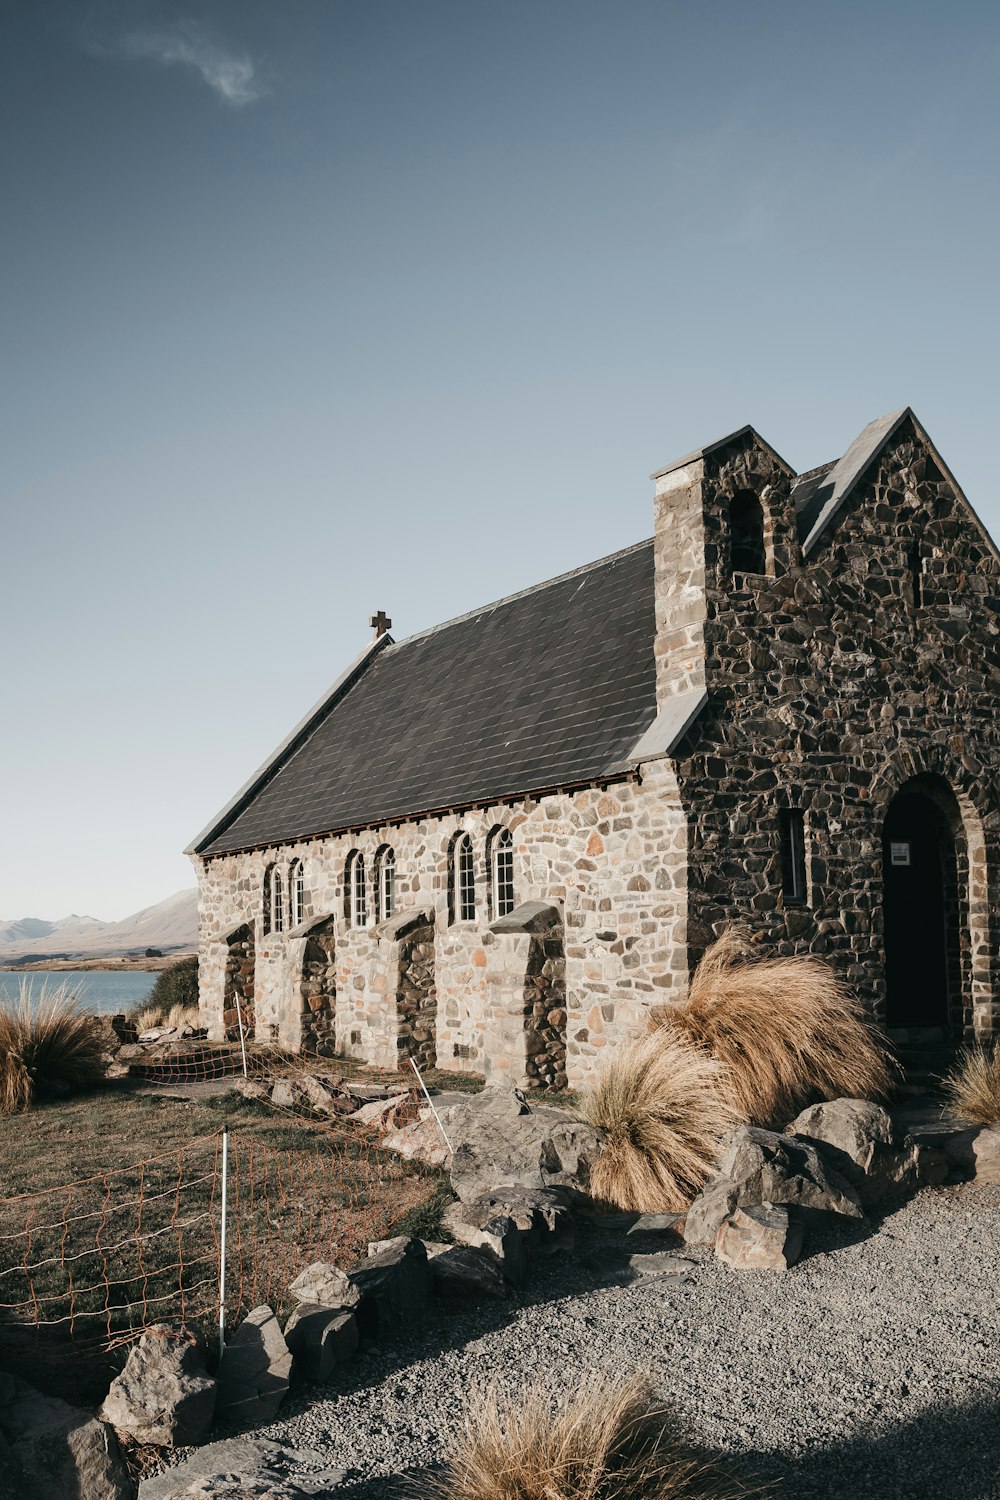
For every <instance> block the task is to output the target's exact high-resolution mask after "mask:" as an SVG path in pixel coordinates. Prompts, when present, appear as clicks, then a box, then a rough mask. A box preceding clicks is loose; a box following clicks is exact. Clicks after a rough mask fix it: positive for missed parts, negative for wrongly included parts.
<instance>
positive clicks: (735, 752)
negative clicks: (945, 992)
mask: <svg viewBox="0 0 1000 1500" xmlns="http://www.w3.org/2000/svg"><path fill="white" fill-rule="evenodd" d="M703 464H704V478H703V482H702V483H701V485H700V489H699V488H698V487H695V488H693V489H692V490H691V493H690V497H689V498H690V501H691V503H692V504H697V505H698V506H699V507H701V508H702V509H703V513H704V528H703V536H704V546H705V568H704V572H705V578H706V597H705V625H704V632H705V650H706V660H705V670H706V685H707V687H708V691H709V707H708V709H707V711H706V712H705V714H704V715H703V716H702V718H701V720H700V721H699V723H698V725H697V727H696V729H695V731H694V732H693V733H691V734H690V735H689V736H688V737H687V740H686V741H685V743H684V744H683V745H682V746H681V747H680V749H679V753H678V758H677V772H678V781H679V786H680V793H681V798H682V801H683V805H684V807H685V810H686V812H687V814H688V816H689V818H690V825H691V842H690V854H689V870H688V883H689V924H688V940H689V949H690V951H689V958H690V962H691V963H694V961H695V960H696V959H697V958H698V956H699V955H700V953H701V951H703V949H704V947H705V946H706V944H707V943H708V942H710V941H711V939H712V937H713V936H714V935H715V934H716V933H718V932H719V931H720V930H721V928H722V927H723V926H724V925H725V924H726V923H728V922H730V921H732V920H740V921H742V922H744V923H748V924H749V925H750V926H751V927H752V928H753V929H754V932H755V935H756V937H757V938H758V940H759V941H761V942H762V943H763V944H765V945H766V946H767V947H768V948H769V949H771V950H772V951H776V952H778V953H787V954H790V953H800V952H811V953H817V954H822V955H823V956H824V957H828V958H830V959H831V960H832V961H833V962H834V963H835V965H836V966H837V967H838V969H839V970H840V972H841V973H842V974H843V976H844V977H845V978H846V979H847V980H848V981H849V982H850V984H851V985H852V986H853V987H854V988H855V989H856V990H857V991H858V992H859V993H860V994H861V995H862V996H863V997H864V998H865V1000H866V1001H867V1003H868V1004H869V1005H870V1007H871V1010H872V1012H873V1013H874V1015H876V1016H878V1017H880V1018H881V1017H882V1015H883V1014H884V994H885V990H884V980H883V966H884V958H883V941H882V939H883V930H882V873H881V830H882V822H883V819H884V817H885V813H886V809H887V807H888V805H889V802H890V801H891V799H892V797H893V796H894V795H895V794H896V793H897V792H898V791H899V790H900V788H902V787H903V786H905V785H906V784H907V783H908V782H909V781H910V780H911V779H912V778H916V777H923V778H925V779H926V782H927V784H928V785H929V786H932V787H934V788H935V792H934V795H935V796H936V797H937V798H938V799H939V800H940V802H941V804H942V806H945V807H947V808H948V809H949V813H948V815H949V817H950V819H951V821H952V824H953V826H954V830H955V833H956V835H957V850H956V853H957V862H958V868H959V885H960V886H961V887H962V890H963V892H964V896H962V897H961V898H960V899H959V900H957V901H956V900H955V898H954V896H953V898H952V899H953V905H958V906H960V907H961V909H962V917H961V926H960V942H959V948H960V952H959V953H958V954H957V956H955V957H954V958H953V960H952V968H953V970H955V969H957V970H960V973H961V977H960V981H959V982H957V984H956V983H955V982H954V981H953V987H954V988H956V989H957V992H958V993H957V994H956V996H955V1001H956V1004H955V1010H954V1013H953V1016H952V1024H953V1029H954V1032H955V1034H956V1035H964V1036H965V1037H969V1036H971V1035H972V1034H973V1031H974V1029H975V1030H976V1031H978V1032H979V1033H980V1034H981V1035H986V1034H989V1033H992V1032H993V1031H994V1030H995V1028H996V1023H997V1020H998V1018H1000V1005H998V1000H997V996H998V995H1000V971H998V960H997V953H998V947H1000V931H998V927H997V915H996V913H997V906H998V903H997V902H996V901H995V900H994V901H992V902H991V901H990V899H989V894H988V893H989V891H990V890H994V891H996V890H997V888H998V887H997V879H998V874H1000V812H998V807H997V794H996V785H997V780H996V773H997V767H998V765H1000V728H998V724H997V718H996V705H997V694H998V690H1000V651H998V640H1000V619H998V612H1000V601H998V599H997V574H998V566H997V561H996V558H995V556H994V554H993V552H992V550H991V548H990V546H989V544H988V543H987V542H986V540H985V539H984V538H983V537H982V535H981V533H980V532H979V531H978V528H977V527H976V525H975V522H974V521H973V520H972V519H971V517H970V516H969V514H968V511H967V510H966V508H965V506H964V504H963V502H962V501H961V499H960V498H958V497H957V496H956V493H955V491H954V489H953V487H952V485H951V484H950V483H949V481H948V480H947V478H946V477H945V476H944V475H943V474H942V472H941V471H940V469H939V468H938V466H937V465H936V463H935V460H934V458H933V455H932V454H931V453H930V452H929V451H928V449H927V448H926V447H925V446H924V444H923V443H922V442H921V440H920V439H919V437H918V434H917V432H916V431H915V429H914V428H913V426H912V425H911V424H910V423H909V422H907V423H906V424H905V425H904V426H903V427H902V428H900V429H899V430H898V431H897V433H896V435H895V437H894V439H893V440H892V441H891V444H890V446H889V447H888V448H887V450H886V451H885V452H884V454H883V456H882V457H881V458H879V459H878V460H877V461H876V462H875V463H874V464H873V465H872V468H871V470H870V472H869V474H868V475H867V476H864V477H863V478H862V481H861V483H860V485H859V487H858V491H857V492H856V493H855V495H854V496H853V497H852V498H851V499H850V500H849V501H848V504H847V506H846V508H845V512H844V513H843V514H841V515H840V517H839V518H838V519H837V520H836V521H835V522H834V523H833V525H832V526H831V528H830V530H829V532H828V534H827V535H826V536H824V537H823V538H821V539H820V540H819V542H818V543H817V544H816V546H815V547H814V548H813V550H812V554H811V556H810V557H809V558H808V559H807V560H806V561H805V562H803V560H802V557H801V553H800V551H799V549H798V544H797V541H795V540H794V533H793V529H792V524H791V521H792V517H791V504H790V500H789V480H788V476H787V473H786V472H785V471H784V469H783V468H782V466H781V465H780V463H779V462H778V461H776V460H775V458H774V457H773V455H771V454H770V453H769V452H768V451H766V450H765V449H763V448H762V447H759V446H757V445H756V444H754V443H752V442H751V441H750V440H748V439H746V438H744V439H741V440H739V441H737V442H735V443H733V444H730V445H729V446H728V447H727V448H724V449H721V450H718V451H716V452H715V453H713V454H711V455H709V456H708V457H707V458H706V459H705V460H704V461H703ZM747 488H750V489H753V490H754V491H755V492H756V493H758V494H762V495H763V497H764V499H763V504H764V508H765V513H766V514H767V515H768V517H769V525H770V529H771V533H772V535H773V536H777V537H778V538H779V545H778V546H777V554H776V555H775V554H774V552H773V551H772V556H771V559H770V563H769V575H768V576H752V575H746V576H740V575H737V576H736V578H735V579H734V578H733V577H732V576H731V574H730V572H729V554H728V537H727V531H726V524H727V523H726V515H727V509H728V503H729V500H730V499H731V497H732V496H733V494H735V493H737V492H738V491H740V490H744V489H747ZM918 785H919V783H918ZM783 807H795V808H801V809H802V810H803V811H804V813H805V821H806V830H807V842H808V848H807V858H808V865H809V897H808V901H807V903H806V904H805V905H804V906H802V907H794V906H786V903H785V901H784V899H783V896H782V889H781V876H780V860H779V840H778V811H779V809H781V808H783ZM915 937H916V935H915Z"/></svg>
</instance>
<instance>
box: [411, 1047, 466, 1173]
mask: <svg viewBox="0 0 1000 1500" xmlns="http://www.w3.org/2000/svg"><path fill="white" fill-rule="evenodd" d="M410 1067H411V1068H412V1069H413V1071H414V1073H416V1075H417V1082H418V1083H419V1085H420V1087H421V1088H422V1089H423V1091H424V1094H425V1095H426V1097H427V1103H428V1104H429V1105H430V1107H431V1114H432V1115H433V1116H434V1118H435V1120H437V1127H438V1130H440V1132H441V1134H442V1135H443V1136H444V1143H445V1145H446V1146H447V1147H448V1150H449V1151H450V1152H451V1154H452V1156H454V1155H455V1148H454V1147H453V1146H452V1144H451V1141H449V1139H448V1132H447V1130H445V1128H444V1126H443V1125H442V1124H441V1116H440V1115H439V1114H438V1112H437V1110H436V1109H435V1108H434V1100H433V1099H432V1098H431V1096H430V1094H428V1093H427V1085H426V1083H425V1082H424V1080H423V1079H422V1078H421V1076H420V1069H419V1068H418V1067H417V1064H416V1061H415V1059H414V1058H413V1056H412V1055H411V1057H410Z"/></svg>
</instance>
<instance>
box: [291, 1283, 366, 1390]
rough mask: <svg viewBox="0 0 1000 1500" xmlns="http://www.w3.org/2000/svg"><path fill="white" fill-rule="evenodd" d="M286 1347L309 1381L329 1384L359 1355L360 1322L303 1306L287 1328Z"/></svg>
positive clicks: (350, 1315) (314, 1306) (347, 1315)
mask: <svg viewBox="0 0 1000 1500" xmlns="http://www.w3.org/2000/svg"><path fill="white" fill-rule="evenodd" d="M285 1343H286V1344H287V1345H288V1347H289V1349H290V1350H291V1351H292V1355H293V1357H294V1359H295V1365H296V1368H297V1369H299V1370H301V1372H302V1374H303V1375H304V1376H305V1377H306V1379H307V1380H317V1381H322V1380H329V1378H330V1376H331V1374H332V1373H333V1371H334V1369H335V1368H336V1366H337V1365H344V1364H347V1362H348V1360H350V1359H352V1358H353V1356H354V1354H355V1353H356V1351H357V1347H358V1320H357V1318H356V1317H355V1316H354V1313H353V1312H344V1311H338V1310H337V1309H335V1308H330V1307H321V1306H319V1305H318V1304H316V1303H309V1302H300V1303H299V1304H298V1306H297V1307H296V1308H295V1310H294V1311H293V1312H292V1314H291V1316H290V1317H289V1319H288V1322H287V1323H286V1324H285Z"/></svg>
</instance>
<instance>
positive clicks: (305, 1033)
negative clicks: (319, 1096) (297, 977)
mask: <svg viewBox="0 0 1000 1500" xmlns="http://www.w3.org/2000/svg"><path fill="white" fill-rule="evenodd" d="M301 995H302V1029H301V1033H300V1039H299V1047H300V1048H301V1050H302V1051H303V1052H312V1053H315V1054H317V1055H318V1056H319V1057H333V1056H334V1054H335V1053H336V1050H337V934H336V924H335V923H334V920H333V918H332V917H328V918H327V919H326V921H325V922H321V923H320V924H319V926H317V927H316V928H314V929H313V931H312V932H310V933H309V935H308V937H307V938H306V943H305V949H304V952H303V955H302V982H301Z"/></svg>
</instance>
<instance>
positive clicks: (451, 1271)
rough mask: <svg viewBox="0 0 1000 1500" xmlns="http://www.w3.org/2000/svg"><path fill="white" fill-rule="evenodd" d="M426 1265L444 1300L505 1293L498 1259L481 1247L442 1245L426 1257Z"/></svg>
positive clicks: (498, 1298) (477, 1298)
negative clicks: (427, 1259) (428, 1263)
mask: <svg viewBox="0 0 1000 1500" xmlns="http://www.w3.org/2000/svg"><path fill="white" fill-rule="evenodd" d="M516 1232H517V1231H516V1230H515V1233H516ZM430 1268H431V1277H432V1279H433V1284H434V1290H435V1292H436V1293H437V1295H438V1296H439V1297H443V1298H445V1299H446V1300H448V1299H455V1300H462V1301H473V1302H477V1301H480V1300H481V1299H482V1298H484V1297H490V1298H493V1299H494V1300H495V1301H502V1300H503V1298H504V1297H507V1296H508V1295H509V1292H508V1287H507V1281H506V1278H505V1276H504V1272H503V1268H502V1266H501V1264H500V1261H499V1260H498V1259H497V1257H496V1256H495V1255H494V1254H493V1253H492V1252H491V1251H490V1250H488V1249H486V1248H484V1247H477V1246H475V1245H446V1246H445V1247H444V1249H443V1250H438V1251H436V1252H435V1254H434V1255H432V1256H431V1257H430Z"/></svg>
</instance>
